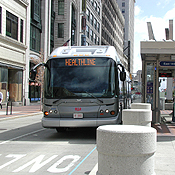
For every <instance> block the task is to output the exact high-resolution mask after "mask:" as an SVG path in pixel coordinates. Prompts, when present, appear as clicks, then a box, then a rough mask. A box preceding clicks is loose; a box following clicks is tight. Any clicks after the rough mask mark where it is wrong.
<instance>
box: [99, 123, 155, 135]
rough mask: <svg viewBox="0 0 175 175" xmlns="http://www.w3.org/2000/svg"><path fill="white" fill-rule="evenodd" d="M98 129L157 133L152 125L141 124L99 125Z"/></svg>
mask: <svg viewBox="0 0 175 175" xmlns="http://www.w3.org/2000/svg"><path fill="white" fill-rule="evenodd" d="M97 130H103V131H104V132H105V131H106V132H117V133H156V129H154V128H152V127H147V126H139V125H103V126H99V127H98V128H97Z"/></svg>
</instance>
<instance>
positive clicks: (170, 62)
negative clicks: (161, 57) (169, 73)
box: [160, 61, 175, 66]
mask: <svg viewBox="0 0 175 175" xmlns="http://www.w3.org/2000/svg"><path fill="white" fill-rule="evenodd" d="M160 66H175V61H161V62H160Z"/></svg>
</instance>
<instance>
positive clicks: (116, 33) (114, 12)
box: [101, 0, 127, 67]
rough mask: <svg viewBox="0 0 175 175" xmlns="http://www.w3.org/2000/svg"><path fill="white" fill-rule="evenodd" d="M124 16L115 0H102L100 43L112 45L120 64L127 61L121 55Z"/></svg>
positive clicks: (124, 63) (125, 63)
mask: <svg viewBox="0 0 175 175" xmlns="http://www.w3.org/2000/svg"><path fill="white" fill-rule="evenodd" d="M123 29H124V17H123V15H122V13H121V11H120V9H119V7H118V4H117V2H116V0H108V1H106V0H102V38H101V40H102V41H101V44H102V45H111V46H114V47H115V49H116V51H117V53H118V56H119V58H120V60H121V62H122V64H123V65H124V66H125V67H126V66H127V62H126V61H125V59H124V56H123V37H124V30H123Z"/></svg>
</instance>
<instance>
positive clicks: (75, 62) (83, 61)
mask: <svg viewBox="0 0 175 175" xmlns="http://www.w3.org/2000/svg"><path fill="white" fill-rule="evenodd" d="M95 65H96V64H95V58H71V59H65V66H95Z"/></svg>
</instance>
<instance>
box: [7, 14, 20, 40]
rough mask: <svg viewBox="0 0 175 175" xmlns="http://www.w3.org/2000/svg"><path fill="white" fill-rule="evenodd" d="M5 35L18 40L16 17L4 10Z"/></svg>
mask: <svg viewBox="0 0 175 175" xmlns="http://www.w3.org/2000/svg"><path fill="white" fill-rule="evenodd" d="M6 35H7V36H9V37H12V38H13V39H16V40H18V17H17V16H15V15H13V14H11V13H10V12H8V11H7V12H6Z"/></svg>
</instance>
